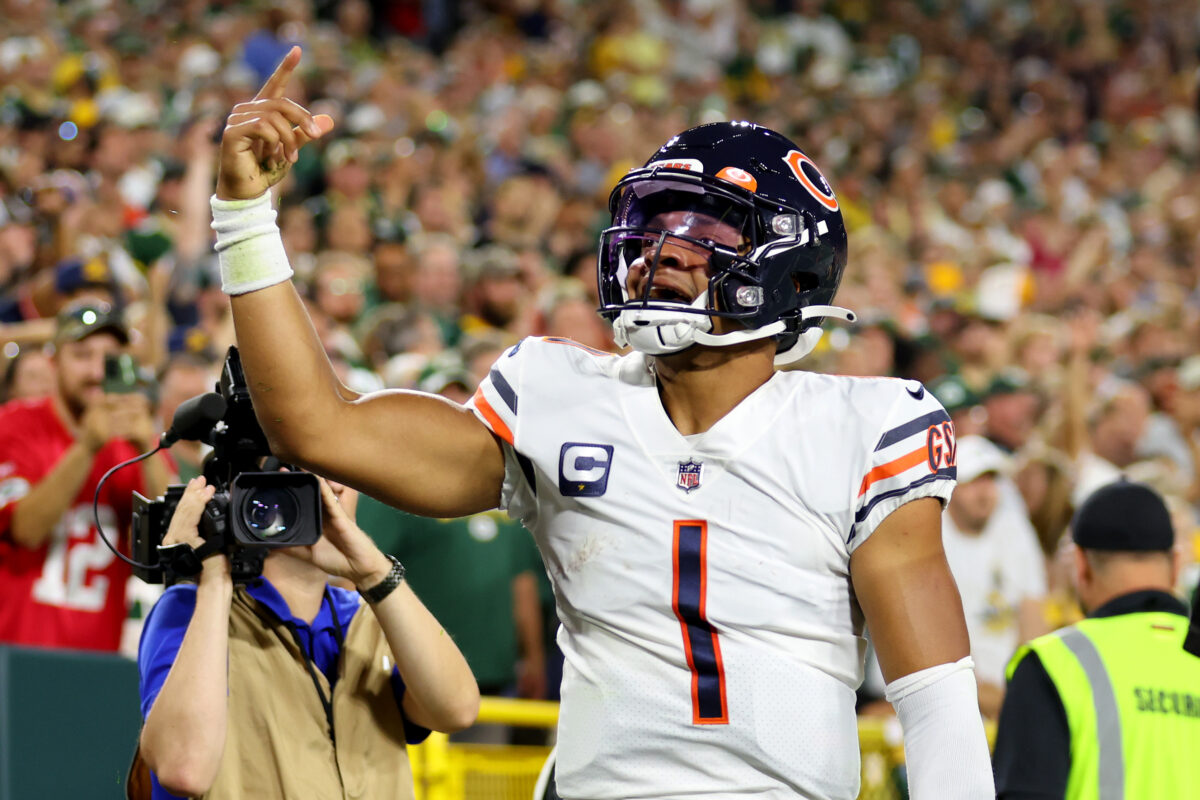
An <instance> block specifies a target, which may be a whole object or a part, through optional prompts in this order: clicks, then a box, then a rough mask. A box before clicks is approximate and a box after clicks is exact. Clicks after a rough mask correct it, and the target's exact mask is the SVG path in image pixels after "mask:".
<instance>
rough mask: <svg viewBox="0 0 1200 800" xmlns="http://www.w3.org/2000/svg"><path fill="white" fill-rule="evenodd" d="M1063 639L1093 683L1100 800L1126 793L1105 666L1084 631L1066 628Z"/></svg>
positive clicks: (1114, 701)
mask: <svg viewBox="0 0 1200 800" xmlns="http://www.w3.org/2000/svg"><path fill="white" fill-rule="evenodd" d="M1061 638H1062V643H1063V644H1065V645H1066V646H1067V649H1068V650H1070V651H1071V653H1072V654H1074V656H1075V658H1077V659H1079V666H1081V667H1083V674H1084V675H1086V676H1087V680H1088V683H1089V684H1091V687H1092V706H1093V707H1094V708H1095V709H1096V739H1097V742H1098V743H1099V745H1100V800H1123V798H1124V797H1125V753H1124V751H1123V749H1122V747H1121V712H1120V709H1118V708H1117V696H1116V694H1114V693H1113V687H1112V681H1111V680H1109V678H1108V670H1106V669H1105V668H1104V662H1103V661H1102V660H1101V659H1100V653H1098V652H1097V651H1096V646H1095V645H1094V644H1092V640H1091V639H1089V638H1088V637H1087V636H1086V635H1085V634H1084V633H1083V631H1080V630H1078V629H1076V628H1067V629H1066V631H1065V632H1064V633H1063V634H1062V637H1061Z"/></svg>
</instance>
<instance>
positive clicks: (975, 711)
mask: <svg viewBox="0 0 1200 800" xmlns="http://www.w3.org/2000/svg"><path fill="white" fill-rule="evenodd" d="M977 697H978V695H977V689H976V685H975V672H974V665H973V663H972V662H971V659H970V658H969V657H968V658H963V659H960V660H958V661H957V662H954V663H950V664H939V665H937V666H934V667H929V668H927V669H923V670H919V671H918V672H915V673H912V674H910V675H905V676H904V677H902V678H899V679H897V680H895V681H892V682H891V683H889V684H888V685H887V699H888V700H889V701H890V702H891V703H892V705H893V706H895V708H896V716H897V717H899V719H900V725H901V727H902V728H903V730H904V753H905V762H906V763H907V765H908V781H909V791H910V796H911V797H912V798H913V800H935V798H936V800H943V799H945V798H953V800H991V798H994V797H995V796H996V790H995V787H994V784H993V780H992V765H991V760H990V758H989V755H988V746H987V736H986V734H985V733H984V729H983V718H982V717H981V716H980V714H979V706H978V704H977V703H978V700H977Z"/></svg>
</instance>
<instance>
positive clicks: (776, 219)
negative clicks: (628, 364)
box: [599, 170, 848, 363]
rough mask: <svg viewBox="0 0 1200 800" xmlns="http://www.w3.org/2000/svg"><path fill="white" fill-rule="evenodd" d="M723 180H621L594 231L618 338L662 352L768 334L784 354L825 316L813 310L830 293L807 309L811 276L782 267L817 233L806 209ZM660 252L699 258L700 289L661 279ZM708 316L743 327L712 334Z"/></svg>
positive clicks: (649, 173) (606, 309) (671, 174)
mask: <svg viewBox="0 0 1200 800" xmlns="http://www.w3.org/2000/svg"><path fill="white" fill-rule="evenodd" d="M727 186H728V185H727V184H725V183H724V182H723V181H718V180H713V179H711V178H707V177H706V176H704V175H700V174H697V173H694V172H686V171H684V172H680V171H674V170H669V171H663V170H640V171H638V172H635V173H631V174H630V176H628V177H627V178H626V179H625V180H623V181H622V182H621V183H620V184H618V185H617V187H616V189H615V190H614V191H613V197H612V201H611V207H612V212H613V226H612V227H611V228H609V229H607V230H606V231H604V233H603V234H602V235H601V239H600V259H599V284H600V296H601V301H602V303H603V306H602V308H601V309H600V311H601V314H603V315H604V316H605V317H606V318H607V319H609V320H610V321H612V323H613V327H614V331H615V333H616V338H617V342H618V344H620V345H622V346H625V345H630V346H632V347H633V348H634V349H636V350H639V351H642V352H645V353H648V354H650V355H663V354H668V353H675V352H680V351H682V350H684V349H686V348H688V347H690V346H692V345H693V344H706V345H717V346H719V345H729V344H735V343H738V342H744V341H750V340H754V339H764V338H769V337H773V338H775V339H776V341H777V343H778V348H779V351H780V353H781V354H782V353H783V352H784V351H788V350H792V349H794V348H793V346H794V345H796V343H797V339H798V337H799V336H800V334H801V333H802V332H803V331H804V330H805V329H806V328H810V327H812V326H814V325H815V324H816V321H817V319H818V318H819V317H820V316H823V314H819V313H816V312H817V311H818V309H830V308H831V307H829V306H826V305H823V303H824V302H828V300H829V299H832V298H821V303H822V304H817V305H815V306H814V307H813V308H812V310H811V311H808V310H807V309H805V308H803V307H802V306H803V305H804V304H803V303H801V302H798V296H799V295H801V294H802V293H804V292H806V291H807V290H808V288H809V287H808V286H805V285H801V284H802V283H810V280H811V282H812V283H813V284H815V283H816V281H815V279H812V276H810V275H807V274H805V273H803V272H801V271H795V272H793V271H790V270H789V269H787V267H786V265H787V264H790V263H792V262H794V261H796V258H795V255H794V253H793V251H795V250H796V248H803V247H806V246H808V245H810V244H811V243H812V242H813V241H814V239H815V237H816V231H817V228H816V224H815V222H814V221H813V220H812V219H811V216H810V215H807V214H804V213H802V212H798V211H795V210H792V209H787V208H785V207H782V206H779V205H777V204H774V203H769V202H763V201H761V200H760V199H759V198H756V197H754V196H753V195H752V194H750V193H748V192H744V191H743V190H741V189H739V188H737V187H733V186H728V188H726V187H727ZM664 251H667V252H669V253H673V254H678V253H681V252H686V253H688V254H691V256H692V257H691V258H690V259H689V261H690V262H692V263H691V265H690V266H686V267H685V266H682V265H679V264H673V265H672V266H673V267H674V268H675V269H698V268H699V267H698V266H696V265H695V264H694V260H695V258H697V257H698V258H702V259H703V261H704V262H705V263H706V265H707V267H706V272H707V276H708V281H707V288H706V290H705V291H702V292H700V293H699V295H698V296H696V297H689V296H684V294H683V293H681V292H679V291H677V289H679V288H680V287H679V286H678V285H677V284H675V283H673V282H672V281H671V280H659V279H658V277H657V276H658V271H659V269H660V267H661V265H662V264H663V261H664V258H663V254H664ZM779 259H782V260H779ZM631 273H632V275H633V280H631ZM643 273H644V274H643ZM693 285H694V284H693ZM846 313H848V312H846ZM836 315H837V316H845V315H844V314H842V313H837V314H836ZM714 318H726V319H732V320H737V321H739V322H740V323H741V325H743V326H744V329H739V330H735V331H731V332H726V333H722V334H713V333H712V330H713V319H714ZM724 327H729V326H724ZM817 331H818V333H817V338H819V328H818V329H817ZM809 338H810V339H812V341H811V343H810V344H809V346H807V347H805V348H803V353H800V356H795V354H794V353H789V356H793V357H789V358H787V359H785V360H780V359H778V358H777V363H789V362H790V361H793V360H795V359H796V358H798V357H801V356H802V355H803V354H805V353H807V352H808V351H809V350H811V346H812V345H815V342H816V339H815V338H812V337H811V336H810V337H809Z"/></svg>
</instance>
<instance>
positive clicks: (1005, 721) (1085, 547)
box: [993, 480, 1200, 800]
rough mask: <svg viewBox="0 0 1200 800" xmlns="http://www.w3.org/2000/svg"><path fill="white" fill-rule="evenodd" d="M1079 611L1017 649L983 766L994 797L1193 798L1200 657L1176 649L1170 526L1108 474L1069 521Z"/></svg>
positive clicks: (1179, 641) (1162, 512) (1148, 500)
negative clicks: (1073, 620)
mask: <svg viewBox="0 0 1200 800" xmlns="http://www.w3.org/2000/svg"><path fill="white" fill-rule="evenodd" d="M1071 527H1072V537H1073V538H1074V540H1075V545H1076V554H1075V576H1074V577H1075V582H1076V588H1077V590H1078V593H1079V599H1080V601H1081V602H1082V604H1083V607H1084V609H1085V610H1087V611H1088V612H1089V614H1088V617H1087V619H1084V620H1082V621H1080V622H1079V623H1077V624H1075V625H1072V626H1069V627H1067V628H1062V629H1060V630H1058V631H1055V632H1054V633H1050V634H1047V635H1046V636H1042V637H1040V638H1038V639H1035V640H1033V641H1032V642H1030V643H1028V644H1027V645H1024V646H1023V647H1021V648H1020V649H1018V651H1017V654H1016V655H1015V656H1014V657H1013V659H1012V661H1011V662H1010V663H1009V665H1008V681H1009V684H1008V693H1007V695H1006V696H1005V699H1004V705H1003V708H1002V709H1001V712H1000V723H999V727H998V728H997V732H996V746H995V752H994V757H993V765H994V768H995V772H996V788H997V790H998V796H999V798H1001V800H1032V798H1068V799H1069V800H1075V799H1076V798H1080V799H1082V800H1120V799H1121V798H1156V800H1168V799H1169V798H1184V797H1195V796H1196V795H1195V792H1196V791H1197V787H1200V658H1197V657H1196V656H1193V655H1191V654H1190V653H1188V652H1186V651H1185V650H1184V649H1183V639H1184V635H1185V634H1186V633H1187V629H1188V618H1187V609H1186V607H1185V606H1184V604H1183V603H1182V602H1180V601H1179V600H1178V599H1177V598H1176V597H1175V596H1174V595H1173V594H1172V593H1171V590H1172V587H1174V585H1175V581H1176V579H1177V578H1178V575H1179V564H1180V562H1179V554H1178V552H1177V551H1176V550H1175V549H1174V544H1175V534H1174V531H1173V530H1172V527H1171V518H1170V515H1169V514H1168V512H1167V508H1166V505H1165V504H1164V503H1163V501H1162V498H1161V497H1159V496H1158V495H1157V494H1156V493H1155V492H1154V491H1153V490H1151V489H1150V488H1149V487H1147V486H1143V485H1141V484H1137V483H1131V482H1129V481H1124V480H1122V481H1119V482H1117V483H1114V484H1110V485H1108V486H1105V487H1102V488H1100V489H1098V490H1096V492H1095V493H1093V494H1092V495H1091V496H1090V497H1089V498H1088V499H1087V500H1086V501H1085V502H1084V503H1083V505H1082V506H1081V507H1080V509H1079V511H1078V513H1077V514H1076V515H1075V519H1074V521H1073V522H1072V526H1071Z"/></svg>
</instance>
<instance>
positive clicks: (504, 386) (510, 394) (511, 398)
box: [488, 367, 517, 414]
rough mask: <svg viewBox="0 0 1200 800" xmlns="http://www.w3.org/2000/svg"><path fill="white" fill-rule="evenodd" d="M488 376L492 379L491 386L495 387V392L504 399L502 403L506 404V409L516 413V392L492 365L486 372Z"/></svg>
mask: <svg viewBox="0 0 1200 800" xmlns="http://www.w3.org/2000/svg"><path fill="white" fill-rule="evenodd" d="M488 377H489V378H490V379H491V381H492V386H493V387H495V389H496V394H498V395H500V399H501V400H503V401H504V405H506V406H508V410H509V411H511V412H512V413H514V414H515V413H517V393H516V392H514V391H513V388H512V386H511V385H510V384H509V382H508V381H507V380H505V379H504V376H503V375H501V374H500V370H498V369H496V368H495V367H492V371H491V372H489V373H488Z"/></svg>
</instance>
